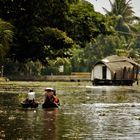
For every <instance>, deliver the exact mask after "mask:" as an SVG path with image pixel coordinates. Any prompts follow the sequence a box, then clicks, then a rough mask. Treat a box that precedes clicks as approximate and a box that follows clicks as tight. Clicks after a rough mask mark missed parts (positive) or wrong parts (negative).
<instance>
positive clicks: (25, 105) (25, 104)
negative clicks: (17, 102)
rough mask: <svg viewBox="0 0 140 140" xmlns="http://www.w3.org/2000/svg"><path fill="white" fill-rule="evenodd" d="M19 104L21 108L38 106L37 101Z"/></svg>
mask: <svg viewBox="0 0 140 140" xmlns="http://www.w3.org/2000/svg"><path fill="white" fill-rule="evenodd" d="M21 105H22V107H23V108H37V107H38V103H37V102H33V103H26V102H22V103H21Z"/></svg>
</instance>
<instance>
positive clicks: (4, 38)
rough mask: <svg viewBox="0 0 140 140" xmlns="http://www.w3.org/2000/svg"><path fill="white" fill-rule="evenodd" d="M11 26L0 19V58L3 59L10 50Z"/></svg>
mask: <svg viewBox="0 0 140 140" xmlns="http://www.w3.org/2000/svg"><path fill="white" fill-rule="evenodd" d="M12 29H13V26H12V25H11V24H10V23H9V22H6V21H3V20H2V19H0V60H1V59H3V58H4V57H5V56H6V55H7V54H8V52H9V50H10V44H11V43H12V41H13V31H12Z"/></svg>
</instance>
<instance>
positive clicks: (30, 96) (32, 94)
mask: <svg viewBox="0 0 140 140" xmlns="http://www.w3.org/2000/svg"><path fill="white" fill-rule="evenodd" d="M27 95H28V96H27V99H26V102H28V103H33V102H34V101H35V92H34V91H33V90H32V89H31V90H30V91H29V92H28V93H27Z"/></svg>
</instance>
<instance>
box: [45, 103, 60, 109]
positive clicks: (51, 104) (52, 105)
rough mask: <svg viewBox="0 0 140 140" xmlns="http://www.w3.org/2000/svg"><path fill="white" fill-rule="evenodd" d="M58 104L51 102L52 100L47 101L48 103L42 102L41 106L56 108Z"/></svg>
mask: <svg viewBox="0 0 140 140" xmlns="http://www.w3.org/2000/svg"><path fill="white" fill-rule="evenodd" d="M58 107H59V104H56V103H53V102H49V103H46V102H45V103H43V104H42V108H58Z"/></svg>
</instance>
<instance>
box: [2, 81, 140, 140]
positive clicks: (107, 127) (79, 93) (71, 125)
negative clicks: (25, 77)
mask: <svg viewBox="0 0 140 140" xmlns="http://www.w3.org/2000/svg"><path fill="white" fill-rule="evenodd" d="M55 86H56V88H57V95H58V96H59V98H60V101H61V106H60V108H59V109H47V110H43V109H42V108H41V98H42V96H41V94H38V95H37V98H38V99H39V101H40V105H39V107H38V108H37V109H28V110H26V109H22V108H21V107H20V102H21V100H22V98H21V96H19V93H13V92H12V93H10V92H9V93H7V92H6V93H0V139H1V140H101V139H103V140H109V139H110V140H132V139H134V140H139V139H140V89H139V87H121V86H119V87H113V86H109V87H107V86H102V87H101V86H97V87H93V86H90V85H88V84H64V85H63V84H61V85H55ZM35 87H36V86H35ZM24 88H25V87H24ZM12 91H13V90H12ZM40 92H41V91H40Z"/></svg>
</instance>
